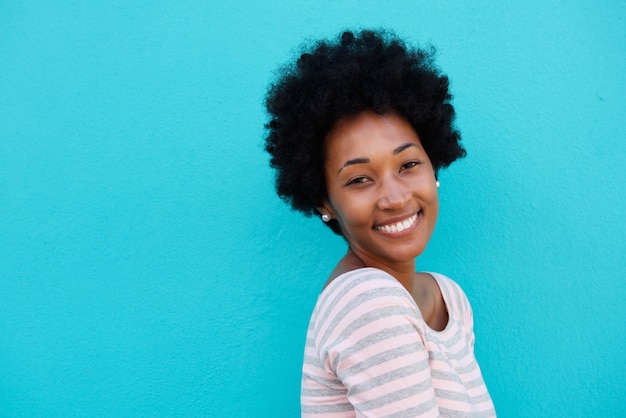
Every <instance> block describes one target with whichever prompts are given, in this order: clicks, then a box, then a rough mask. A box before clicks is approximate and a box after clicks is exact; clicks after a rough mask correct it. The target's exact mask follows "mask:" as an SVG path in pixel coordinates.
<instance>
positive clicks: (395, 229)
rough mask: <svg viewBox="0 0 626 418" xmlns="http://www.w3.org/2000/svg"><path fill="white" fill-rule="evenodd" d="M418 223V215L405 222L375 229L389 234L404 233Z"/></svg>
mask: <svg viewBox="0 0 626 418" xmlns="http://www.w3.org/2000/svg"><path fill="white" fill-rule="evenodd" d="M416 221H417V213H416V214H415V215H413V216H411V217H410V218H407V219H405V220H404V221H400V222H397V223H395V224H391V225H380V226H375V227H374V228H375V229H377V230H379V231H383V232H388V233H393V232H402V231H404V230H405V229H409V228H410V227H412V226H413V225H414V224H415V222H416Z"/></svg>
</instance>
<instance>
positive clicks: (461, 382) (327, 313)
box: [301, 268, 496, 418]
mask: <svg viewBox="0 0 626 418" xmlns="http://www.w3.org/2000/svg"><path fill="white" fill-rule="evenodd" d="M431 275H432V276H433V277H434V278H435V280H436V281H437V283H438V284H439V287H440V289H441V293H442V295H443V299H444V301H445V303H446V307H447V309H448V317H449V319H448V324H447V325H446V327H445V329H444V330H443V331H434V330H432V329H431V328H429V327H428V325H426V323H425V321H424V319H423V318H422V315H421V313H420V311H419V308H418V307H417V304H416V303H415V301H414V300H413V298H412V297H411V295H410V294H409V293H408V292H407V291H406V289H405V288H404V287H402V285H401V284H400V283H399V282H398V281H397V280H396V279H394V278H393V277H392V276H391V275H389V274H387V273H386V272H384V271H382V270H379V269H375V268H362V269H358V270H353V271H350V272H348V273H344V274H342V275H341V276H339V277H337V278H336V279H335V280H333V281H332V282H331V283H330V284H329V285H328V286H327V287H326V289H324V291H323V292H322V294H321V295H320V296H319V298H318V301H317V304H316V305H315V309H314V311H313V314H312V316H311V321H310V323H309V329H308V332H307V339H306V347H305V352H304V364H303V368H302V388H301V405H302V417H305V418H306V417H317V418H320V417H324V418H348V417H394V418H400V417H439V416H441V417H490V416H495V415H496V413H495V409H494V406H493V403H492V401H491V397H490V396H489V392H488V391H487V387H486V386H485V382H484V381H483V378H482V375H481V372H480V368H479V367H478V363H477V362H476V358H475V357H474V332H473V319H472V310H471V307H470V305H469V302H468V300H467V297H466V296H465V294H464V293H463V291H462V290H461V288H460V287H459V286H458V285H457V284H456V283H454V282H453V281H452V280H450V279H449V278H447V277H445V276H442V275H439V274H434V273H431Z"/></svg>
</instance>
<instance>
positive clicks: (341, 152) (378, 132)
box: [319, 111, 439, 267]
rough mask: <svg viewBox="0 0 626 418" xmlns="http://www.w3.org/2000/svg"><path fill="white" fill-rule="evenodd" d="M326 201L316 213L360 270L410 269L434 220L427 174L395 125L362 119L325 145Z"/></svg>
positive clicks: (417, 147)
mask: <svg viewBox="0 0 626 418" xmlns="http://www.w3.org/2000/svg"><path fill="white" fill-rule="evenodd" d="M324 171H325V177H326V187H327V190H328V200H327V201H326V202H325V204H324V206H323V207H321V208H319V210H320V212H322V213H327V214H329V215H330V216H331V217H332V218H333V219H336V220H337V221H338V222H339V224H340V225H341V229H342V231H343V234H344V236H345V238H346V239H347V241H348V243H349V245H350V247H351V249H352V250H353V251H354V252H355V253H356V255H357V256H359V257H360V258H361V259H362V260H363V261H364V262H365V263H366V264H367V265H368V266H373V267H376V266H382V265H386V266H393V265H394V264H396V263H407V262H414V260H415V258H416V257H417V256H418V255H419V254H421V253H422V251H424V248H425V247H426V244H427V243H428V240H429V239H430V236H431V235H432V232H433V229H434V228H435V222H436V220H437V213H438V210H439V200H438V195H437V186H436V184H435V182H436V179H435V175H434V170H433V167H432V164H431V163H430V159H429V158H428V156H427V155H426V152H425V151H424V148H423V147H422V144H421V142H420V139H419V137H418V135H417V133H416V132H415V131H414V130H413V128H412V127H411V125H410V124H409V123H408V122H407V121H406V120H404V119H403V118H401V117H399V116H397V115H394V114H386V115H378V114H376V113H373V112H369V111H368V112H363V113H361V114H359V115H358V116H357V117H355V118H351V119H343V120H340V121H339V122H338V123H337V124H336V125H335V127H334V128H333V130H332V131H331V132H330V133H329V135H328V136H327V138H326V161H325V167H324Z"/></svg>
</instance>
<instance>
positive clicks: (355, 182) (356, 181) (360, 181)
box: [346, 176, 370, 186]
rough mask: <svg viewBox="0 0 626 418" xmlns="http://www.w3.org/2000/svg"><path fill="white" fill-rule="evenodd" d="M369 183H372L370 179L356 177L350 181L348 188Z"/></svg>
mask: <svg viewBox="0 0 626 418" xmlns="http://www.w3.org/2000/svg"><path fill="white" fill-rule="evenodd" d="M368 181H370V179H368V178H367V177H365V176H360V177H355V178H353V179H350V180H349V181H348V182H347V183H346V186H359V185H361V184H365V183H367V182H368Z"/></svg>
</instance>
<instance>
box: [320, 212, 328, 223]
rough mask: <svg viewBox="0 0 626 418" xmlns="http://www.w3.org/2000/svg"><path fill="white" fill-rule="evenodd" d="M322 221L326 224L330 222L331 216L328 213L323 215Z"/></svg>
mask: <svg viewBox="0 0 626 418" xmlns="http://www.w3.org/2000/svg"><path fill="white" fill-rule="evenodd" d="M322 221H324V222H328V221H330V215H329V214H327V213H325V214H323V215H322Z"/></svg>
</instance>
